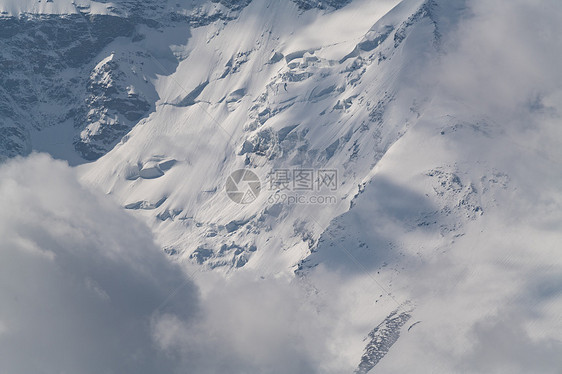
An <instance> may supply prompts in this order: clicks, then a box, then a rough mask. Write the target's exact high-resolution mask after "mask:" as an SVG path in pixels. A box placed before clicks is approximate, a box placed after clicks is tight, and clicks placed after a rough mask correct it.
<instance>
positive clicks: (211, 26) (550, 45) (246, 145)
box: [0, 0, 562, 373]
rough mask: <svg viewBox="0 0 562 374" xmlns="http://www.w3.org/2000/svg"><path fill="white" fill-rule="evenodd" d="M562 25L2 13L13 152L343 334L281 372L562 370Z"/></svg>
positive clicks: (548, 17) (477, 12) (330, 11)
mask: <svg viewBox="0 0 562 374" xmlns="http://www.w3.org/2000/svg"><path fill="white" fill-rule="evenodd" d="M561 14H562V8H561V7H560V5H558V4H557V3H556V1H554V0H553V1H547V2H544V3H542V4H541V3H538V2H537V3H536V4H531V3H528V4H527V3H524V2H513V3H512V4H499V3H498V4H490V3H488V2H486V1H484V0H450V1H445V0H404V1H399V0H377V1H373V0H353V1H350V0H342V1H336V0H333V1H330V0H325V1H316V0H292V1H279V0H264V1H258V0H253V1H251V0H240V1H236V0H230V1H229V0H221V1H218V0H213V1H205V0H197V1H187V0H182V1H180V0H177V1H132V0H130V1H125V0H123V1H113V2H107V1H101V0H100V1H85V0H74V1H70V0H68V1H66V0H52V1H46V0H39V1H31V0H29V1H15V0H14V1H12V0H2V1H0V43H1V48H0V66H2V69H0V157H1V158H2V159H3V160H6V159H10V158H14V157H15V156H18V155H22V156H27V155H28V154H30V153H31V152H32V151H37V152H47V153H50V154H51V155H52V156H53V157H54V158H57V159H62V160H65V161H67V162H68V163H69V164H70V165H71V166H75V167H76V168H75V169H76V170H77V172H78V174H79V178H80V181H81V183H82V184H83V185H85V186H87V188H89V189H92V190H95V191H102V193H104V194H105V195H107V198H108V199H109V200H111V201H113V202H115V203H116V204H118V205H119V206H120V207H121V208H122V209H123V210H125V211H127V212H128V213H129V215H131V216H133V217H136V218H138V219H140V220H141V221H142V222H143V223H144V224H146V225H147V226H148V227H149V228H150V231H151V234H152V235H153V237H154V240H155V241H156V244H157V245H158V247H159V248H161V249H162V251H164V252H165V253H166V254H167V255H168V257H169V259H170V260H171V261H173V262H177V263H179V264H180V265H181V266H182V267H183V268H184V269H187V270H188V271H189V272H190V273H192V274H198V275H197V276H198V277H201V279H205V280H208V279H211V280H212V281H209V282H208V284H207V283H206V282H201V283H198V285H199V286H200V287H201V289H202V292H203V294H205V295H212V294H214V293H216V292H217V291H216V287H218V286H216V284H220V281H216V280H215V278H214V277H215V275H216V274H220V277H221V279H222V278H224V279H227V280H232V282H233V284H238V283H236V282H237V281H234V280H233V279H238V278H237V277H243V279H252V281H250V282H247V283H244V286H241V287H239V288H236V289H244V290H250V291H249V292H250V293H251V290H252V289H253V288H252V287H256V289H258V290H259V289H260V286H255V284H256V282H257V283H260V282H270V281H272V282H278V281H279V280H283V281H287V282H290V283H291V284H293V285H296V286H295V287H296V288H298V289H299V290H300V291H302V292H303V294H304V296H303V299H299V302H302V301H303V300H304V299H305V298H306V299H307V302H308V303H309V305H310V306H311V309H313V310H314V311H315V312H314V313H317V314H314V313H312V315H314V316H316V317H314V318H317V319H318V320H319V321H322V320H323V319H324V318H325V316H326V315H330V316H332V317H334V321H331V322H330V329H327V330H326V331H328V333H327V334H328V335H329V339H330V340H333V341H331V343H330V344H331V345H330V344H328V343H326V341H325V340H328V338H325V340H321V341H322V342H323V343H324V344H326V347H327V348H326V352H329V353H324V351H322V353H318V352H317V351H316V350H308V349H309V348H306V349H304V348H303V352H306V354H310V355H312V356H314V354H317V356H318V357H316V356H314V360H312V361H311V362H314V364H313V365H312V366H313V367H312V366H310V365H309V366H307V365H304V364H303V365H302V366H298V365H297V364H296V363H295V365H296V366H294V368H298V369H293V367H292V366H291V369H290V368H289V366H287V367H286V368H285V369H281V368H279V367H276V368H274V369H271V371H270V372H275V373H277V372H280V373H281V372H293V371H294V370H296V371H294V372H299V371H300V372H304V371H302V370H305V371H306V370H309V371H311V372H319V373H339V372H353V371H354V370H355V372H356V373H367V372H381V373H402V372H439V373H448V372H467V373H480V372H494V373H496V372H497V373H503V372H521V373H523V372H541V373H542V372H544V373H556V370H559V368H560V367H562V362H561V361H560V358H559V357H562V355H561V353H562V341H561V340H560V336H562V326H561V324H560V319H559V316H560V313H561V311H562V306H561V305H562V304H561V301H562V299H561V297H560V296H561V292H560V283H559V281H560V279H561V278H560V277H561V274H562V261H561V257H560V254H559V250H560V245H561V244H562V237H561V235H560V233H561V232H562V231H561V230H560V227H561V226H560V225H561V224H562V215H561V214H560V213H559V212H560V210H559V208H560V204H561V201H562V200H561V194H560V186H561V185H562V179H561V178H560V175H559V174H560V173H558V172H557V170H558V168H559V165H560V164H561V162H562V153H561V152H560V147H559V142H560V141H559V139H560V135H561V134H560V127H559V126H558V124H559V123H560V108H561V104H562V103H561V102H560V99H561V98H562V96H561V93H560V85H559V84H560V83H561V82H562V79H561V78H562V77H561V76H560V73H559V72H558V69H557V64H556V61H557V59H558V58H559V57H560V56H558V54H557V51H558V50H560V47H561V45H560V41H559V40H558V39H557V37H556V36H557V35H558V34H557V31H560V27H559V26H558V22H559V21H560V15H561ZM538 20H540V21H541V22H538ZM237 170H245V171H244V172H242V173H240V172H237ZM297 176H298V177H299V178H298V180H297ZM248 178H249V179H248ZM244 182H246V183H244ZM232 188H241V192H240V193H239V192H238V191H232ZM225 189H226V190H225ZM229 192H230V193H229ZM245 193H246V194H245ZM248 193H251V194H250V195H247V194H248ZM237 194H238V195H237ZM238 197H239V199H238ZM237 199H238V200H237ZM242 200H243V201H242ZM241 202H242V203H241ZM246 277H247V278H246ZM213 284H214V285H215V286H212V285H213ZM300 291H299V292H300ZM256 292H258V291H256ZM258 293H259V292H258ZM281 293H282V292H281ZM241 294H242V295H243V294H244V293H243V292H241ZM244 300H246V299H244ZM288 303H289V304H290V305H294V304H292V303H290V302H288ZM250 304H251V303H250ZM295 304H297V305H298V302H295ZM344 304H345V305H344ZM275 305H277V304H275ZM247 308H252V305H247ZM281 309H282V308H281ZM266 310H268V309H266ZM245 313H246V312H241V314H245ZM280 313H281V312H280ZM307 313H308V312H307ZM209 315H213V313H209ZM298 316H300V314H297V317H295V318H296V319H298V318H299V317H298ZM306 316H310V315H309V314H306ZM336 316H337V317H336ZM303 318H304V317H303ZM242 319H243V318H242ZM335 319H341V321H335ZM282 320H283V319H282ZM289 320H290V318H289ZM1 322H2V320H1V315H0V338H1V336H2V329H1V327H2V323H1ZM211 325H213V324H212V323H211ZM219 325H220V324H217V326H219ZM298 326H301V325H300V324H298ZM318 326H324V325H318ZM214 328H215V327H213V329H214ZM299 328H300V327H299ZM216 329H217V330H219V328H218V327H216ZM250 329H252V327H250ZM175 330H177V331H176V332H175V334H179V333H178V331H180V332H181V331H182V330H181V329H179V328H176V329H175ZM227 330H228V328H227ZM304 330H305V331H309V330H307V329H306V328H304ZM213 331H215V330H213ZM233 331H234V330H233ZM215 332H216V331H215ZM233 334H234V333H233ZM311 334H312V333H311ZM164 335H165V336H166V338H165V339H164V338H163V339H164V340H165V341H173V342H174V343H173V344H171V345H173V346H174V347H176V346H180V347H184V346H186V347H188V348H185V349H187V350H188V351H189V349H192V348H193V347H192V346H191V345H190V344H191V343H186V342H185V341H184V340H182V338H181V337H178V336H175V335H174V333H170V334H164ZM219 335H220V334H219ZM242 335H243V336H246V335H244V334H242ZM253 337H254V336H253V335H250V338H248V339H252V338H253ZM303 341H304V342H305V343H308V342H309V341H308V340H306V339H304V338H303ZM305 343H303V344H305ZM315 344H316V341H315V343H314V344H310V345H315ZM305 345H306V344H305ZM332 345H333V346H332ZM334 346H336V347H334ZM307 347H308V345H307ZM178 349H179V348H178ZM182 349H183V348H182ZM180 350H181V349H180ZM311 352H314V354H312V353H311ZM241 355H242V354H241ZM328 357H330V358H328ZM334 357H337V358H334ZM225 360H226V358H225ZM539 361H540V363H539ZM248 362H250V361H248ZM248 362H246V361H244V365H246V366H244V365H242V364H240V366H233V369H232V370H234V371H232V372H248V371H250V372H253V371H252V370H254V371H255V372H266V371H265V369H264V367H265V366H267V365H272V363H271V361H267V360H265V359H264V362H265V364H264V363H263V362H261V361H260V360H256V362H252V364H249V363H248ZM295 362H300V361H298V360H296V361H295ZM194 365H195V364H194ZM205 365H209V366H205ZM221 365H222V364H221ZM232 365H234V364H232ZM260 365H261V366H260ZM0 367H1V366H0ZM188 367H189V366H188ZM194 367H195V366H194ZM218 367H219V364H217V366H216V367H215V366H213V365H211V364H208V363H207V364H202V366H197V369H196V370H199V372H202V373H203V372H209V373H211V372H213V373H214V372H224V369H219V368H218ZM203 368H205V369H203ZM303 368H305V369H303ZM221 370H223V371H221ZM256 370H257V371H256ZM268 370H270V369H268ZM226 372H229V371H228V370H227V371H226Z"/></svg>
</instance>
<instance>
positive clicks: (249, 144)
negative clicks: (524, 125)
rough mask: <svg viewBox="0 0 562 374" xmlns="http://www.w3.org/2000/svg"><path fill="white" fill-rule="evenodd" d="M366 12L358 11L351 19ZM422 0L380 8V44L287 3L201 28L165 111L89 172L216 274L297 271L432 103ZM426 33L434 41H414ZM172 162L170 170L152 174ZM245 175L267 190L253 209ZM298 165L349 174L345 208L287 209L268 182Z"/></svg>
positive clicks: (174, 246) (162, 88)
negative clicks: (420, 79)
mask: <svg viewBox="0 0 562 374" xmlns="http://www.w3.org/2000/svg"><path fill="white" fill-rule="evenodd" d="M365 4H366V3H357V4H355V8H353V4H352V5H350V8H349V9H346V12H347V13H346V14H349V15H354V14H357V12H358V11H360V10H361V9H363V7H365V6H366V5H365ZM421 4H422V3H421V2H411V3H408V4H404V5H401V6H400V7H399V8H397V9H396V10H395V11H394V12H393V13H391V14H390V15H388V16H386V17H385V18H383V19H382V20H380V21H379V17H380V16H381V15H382V14H383V12H379V11H380V10H382V9H381V8H380V7H379V6H376V7H374V8H373V9H372V12H373V18H372V21H371V22H372V23H371V25H370V26H368V28H366V29H367V31H368V32H367V34H365V29H363V30H361V31H359V30H358V31H357V34H356V36H355V37H353V38H351V37H350V36H348V34H345V37H346V39H347V40H345V39H343V37H342V35H341V33H340V32H339V30H338V27H335V26H332V24H331V23H330V22H333V24H336V25H340V24H341V18H339V17H336V16H335V15H328V16H322V17H326V18H325V19H324V18H320V17H321V15H322V14H323V13H322V12H317V11H310V12H305V13H300V12H299V11H298V8H297V7H295V6H294V5H291V4H288V3H279V2H272V3H259V2H256V3H252V4H250V5H249V6H248V7H247V8H245V9H244V10H243V11H242V13H241V14H240V17H239V18H237V19H236V20H233V21H231V22H229V23H228V24H226V25H224V24H212V25H209V26H207V27H202V28H197V29H195V30H193V31H192V33H193V35H192V37H191V38H190V40H189V41H188V42H187V45H186V46H185V47H183V48H181V49H180V48H179V47H177V48H178V50H183V51H184V52H183V53H184V54H185V59H183V60H182V61H181V62H180V64H179V66H178V68H177V70H176V72H175V73H173V74H171V75H170V76H167V77H163V78H162V79H160V80H159V81H158V83H157V84H156V89H157V90H158V91H159V96H160V98H161V100H160V101H159V102H158V103H157V104H156V106H157V110H156V111H155V112H154V113H153V114H151V115H150V117H149V118H148V119H147V120H146V121H144V122H143V124H142V126H138V127H136V128H135V129H134V130H133V131H132V132H131V133H130V134H129V135H128V136H127V137H126V139H125V140H124V141H123V142H122V143H121V144H119V145H118V146H117V147H116V148H115V149H114V150H113V151H111V152H110V153H109V154H108V155H106V156H105V157H103V158H102V159H100V160H99V161H98V162H96V163H95V164H92V165H88V166H85V167H84V168H83V170H84V173H85V174H84V178H85V180H86V181H88V183H98V184H100V185H101V186H103V189H104V190H105V191H106V192H108V193H110V194H111V195H113V196H115V198H116V199H117V200H118V201H120V202H121V204H122V205H123V206H125V207H128V208H129V209H131V210H135V211H136V213H137V214H140V215H142V216H144V217H146V218H147V220H148V222H149V224H150V225H151V226H152V227H153V229H154V231H155V233H156V234H157V237H158V239H159V240H160V241H161V244H162V246H163V247H165V248H166V250H167V251H169V252H170V253H175V254H180V255H182V256H183V257H185V258H190V257H191V258H193V259H194V260H197V261H199V262H208V263H209V265H210V266H211V267H217V266H221V267H226V269H228V268H230V267H232V266H235V267H240V266H242V265H246V263H247V265H246V266H249V267H252V268H256V269H258V268H264V266H265V264H267V266H266V267H265V268H267V269H270V270H268V271H271V272H273V273H276V272H286V271H289V270H290V269H291V267H294V266H295V265H296V264H297V262H298V261H299V260H300V259H301V258H302V256H306V255H307V254H308V253H309V251H310V248H312V247H314V245H315V240H316V238H318V236H319V234H320V233H321V232H322V230H323V227H324V226H325V225H327V224H328V223H329V221H330V220H331V219H332V218H333V217H335V216H337V215H339V214H341V213H343V212H345V211H347V210H348V209H349V207H350V203H351V200H352V199H353V196H354V195H355V194H356V193H357V192H358V185H359V184H361V183H362V182H363V178H365V176H367V175H368V174H369V172H370V170H371V168H372V167H373V165H375V164H376V163H377V161H378V160H379V159H380V157H381V156H382V155H383V154H384V153H385V152H386V150H387V149H388V148H389V147H390V146H391V145H392V144H393V143H394V142H395V141H396V140H397V139H398V138H400V136H401V135H402V134H403V133H404V132H405V131H406V130H407V128H408V127H409V126H411V124H412V123H415V121H416V120H417V118H418V117H419V116H420V111H422V110H423V106H424V103H425V101H427V100H428V98H427V97H413V96H412V92H411V91H410V90H409V88H410V87H409V86H410V84H411V80H410V77H411V76H412V75H415V70H416V69H418V68H419V66H422V65H423V64H424V63H426V60H424V59H421V60H420V59H413V58H409V57H407V56H408V55H409V54H417V51H418V50H419V49H420V48H427V49H428V50H430V51H433V52H434V53H436V48H437V47H436V45H437V41H436V39H435V38H436V36H435V33H434V29H435V27H434V25H433V23H432V21H431V14H429V13H427V14H425V13H424V14H422V13H423V12H425V10H424V9H421V10H420V6H421ZM344 9H345V8H344ZM416 14H418V15H416ZM410 17H414V18H415V21H416V22H414V21H411V20H410V19H409V18H410ZM377 21H379V22H377ZM299 22H300V24H301V25H302V26H300V27H301V28H302V30H298V29H296V28H297V27H299V26H298V25H299ZM373 24H374V25H375V26H372V25H373ZM324 28H325V29H333V30H334V34H333V42H332V40H330V41H329V42H324V43H322V42H321V41H320V40H318V35H317V30H318V29H324ZM414 28H415V29H417V31H418V33H419V36H416V37H417V38H420V39H423V41H424V42H423V44H421V45H420V44H419V43H418V40H419V39H418V40H416V39H415V38H414V37H412V38H411V40H408V36H409V35H410V34H411V33H412V34H413V32H412V30H413V29H414ZM369 29H371V31H369ZM398 32H400V33H402V34H403V35H402V34H401V35H399V36H395V35H398V34H397V33H398ZM292 34H297V35H299V37H298V38H293V37H291V35H292ZM232 35H236V43H232ZM256 36H257V37H256ZM373 40H374V42H372V45H369V42H370V41H373ZM377 44H380V45H377ZM357 45H359V47H357ZM366 45H369V46H366ZM361 48H362V49H361ZM216 51H220V52H218V53H217V52H216ZM350 52H351V54H350ZM272 56H274V57H275V56H282V58H281V57H280V58H273V59H272ZM404 56H406V57H404ZM404 108H406V109H405V110H404ZM305 114H306V115H305ZM385 122H386V123H385ZM202 139H204V141H201V140H202ZM168 161H169V162H171V163H169V165H172V163H173V166H172V167H171V169H170V170H166V171H164V170H162V171H156V174H153V173H152V172H151V170H154V168H155V167H156V165H157V164H158V163H160V162H168ZM245 166H246V167H250V168H252V170H254V171H255V172H256V173H257V174H258V175H259V176H260V179H261V180H262V184H263V189H264V191H263V193H262V194H260V196H259V198H258V200H257V201H256V202H254V203H252V204H249V205H246V206H240V205H238V204H235V203H232V202H231V201H230V200H229V199H228V197H227V196H226V194H225V193H224V192H223V188H224V187H223V186H224V182H225V180H226V178H227V177H228V175H229V174H230V173H231V172H232V171H234V170H236V169H239V168H242V167H245ZM297 166H298V167H299V168H316V169H338V173H339V178H340V181H339V182H338V183H339V185H338V186H337V191H336V193H337V194H335V195H334V194H332V195H334V196H335V199H336V201H334V202H333V203H331V204H324V205H321V206H318V205H312V204H305V205H292V206H289V205H287V204H282V203H281V204H280V203H279V202H276V201H275V200H274V199H273V198H272V196H274V193H275V191H269V190H267V189H268V187H267V186H268V185H267V175H268V173H269V172H270V171H271V170H272V169H286V168H294V167H297ZM143 173H147V174H146V175H147V177H143ZM266 190H267V191H266ZM268 200H269V201H268ZM281 238H282V239H281ZM225 248H226V249H225Z"/></svg>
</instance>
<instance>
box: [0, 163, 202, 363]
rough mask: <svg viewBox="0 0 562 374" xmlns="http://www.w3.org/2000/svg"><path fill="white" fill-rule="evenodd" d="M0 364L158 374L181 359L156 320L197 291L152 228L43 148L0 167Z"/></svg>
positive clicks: (184, 315)
mask: <svg viewBox="0 0 562 374" xmlns="http://www.w3.org/2000/svg"><path fill="white" fill-rule="evenodd" d="M0 206H1V207H2V209H1V210H0V300H1V302H0V372H2V373H7V374H10V373H14V374H26V373H156V372H172V371H173V370H174V369H175V367H176V366H177V365H176V364H175V363H174V362H173V360H170V359H169V358H168V357H166V355H165V354H164V352H162V351H161V350H160V349H158V347H157V345H156V344H154V340H153V338H152V327H151V321H155V320H156V321H157V320H159V319H160V318H163V316H167V315H173V316H175V318H178V319H182V320H187V319H189V318H191V317H192V316H193V315H194V313H195V312H196V310H197V303H198V295H197V292H196V289H195V287H194V285H193V284H191V283H190V284H186V285H185V287H183V288H181V290H180V291H179V292H178V295H176V297H174V298H173V299H170V300H169V301H168V302H167V303H166V304H165V305H162V303H163V302H164V301H165V300H166V298H167V296H168V294H169V293H170V291H171V290H172V289H174V288H175V287H177V286H178V284H181V283H183V282H184V279H185V277H184V275H183V274H182V272H181V271H180V269H179V268H177V267H176V266H174V265H172V264H171V263H170V262H169V261H167V259H166V258H165V256H164V255H163V254H162V253H161V251H159V250H158V249H157V248H156V246H155V245H154V244H153V241H152V237H151V235H150V234H149V233H148V232H147V229H146V227H144V226H142V225H140V224H139V223H137V222H136V221H134V220H132V219H131V218H130V217H129V216H128V215H127V214H126V213H124V212H122V211H121V210H120V209H119V208H118V207H116V206H113V205H112V204H111V203H110V202H109V201H108V199H106V198H104V197H101V196H97V195H95V194H93V193H91V192H89V191H87V190H86V189H84V188H83V187H82V186H81V185H80V184H79V183H78V182H77V179H76V176H75V174H74V171H73V170H72V169H70V168H69V167H68V166H66V164H64V163H62V162H58V161H53V160H52V159H51V158H50V157H49V156H46V155H33V156H31V157H30V158H29V159H17V160H13V161H10V162H9V163H7V164H4V165H2V166H1V167H0Z"/></svg>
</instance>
